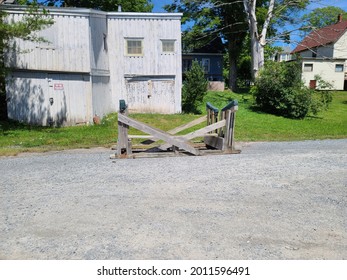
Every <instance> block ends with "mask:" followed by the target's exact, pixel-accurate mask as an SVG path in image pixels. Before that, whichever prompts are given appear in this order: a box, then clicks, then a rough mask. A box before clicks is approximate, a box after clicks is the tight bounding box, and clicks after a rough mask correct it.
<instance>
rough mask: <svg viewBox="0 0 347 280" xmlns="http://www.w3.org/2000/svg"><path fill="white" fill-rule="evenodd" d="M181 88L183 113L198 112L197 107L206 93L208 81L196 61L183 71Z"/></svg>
mask: <svg viewBox="0 0 347 280" xmlns="http://www.w3.org/2000/svg"><path fill="white" fill-rule="evenodd" d="M185 77H186V78H185V81H184V82H183V88H182V109H183V112H185V113H194V114H197V113H200V112H199V110H198V107H199V105H200V103H201V102H202V100H203V98H204V96H205V95H206V93H207V85H208V81H207V80H206V78H205V73H204V70H203V69H202V67H201V66H200V65H199V63H198V62H197V61H193V63H192V68H191V69H190V70H189V71H187V72H186V73H185Z"/></svg>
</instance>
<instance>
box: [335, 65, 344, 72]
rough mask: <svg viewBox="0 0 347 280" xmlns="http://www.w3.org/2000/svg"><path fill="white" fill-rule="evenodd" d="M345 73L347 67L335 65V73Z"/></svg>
mask: <svg viewBox="0 0 347 280" xmlns="http://www.w3.org/2000/svg"><path fill="white" fill-rule="evenodd" d="M344 71H345V66H344V65H343V64H340V63H339V64H335V72H338V73H341V72H344Z"/></svg>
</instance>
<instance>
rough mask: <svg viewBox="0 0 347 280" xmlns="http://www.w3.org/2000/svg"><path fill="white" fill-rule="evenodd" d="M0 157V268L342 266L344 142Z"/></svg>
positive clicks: (346, 216)
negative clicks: (194, 152)
mask: <svg viewBox="0 0 347 280" xmlns="http://www.w3.org/2000/svg"><path fill="white" fill-rule="evenodd" d="M237 148H240V149H241V150H242V153H241V154H233V155H215V156H212V155H211V156H202V157H193V156H191V157H175V158H144V159H128V160H126V159H123V160H118V159H117V160H110V159H109V155H110V154H111V151H110V150H108V149H91V150H74V151H65V152H50V153H44V154H24V155H20V156H17V157H2V158H0V173H1V177H0V202H1V203H0V259H347V139H344V140H326V141H303V142H274V143H239V144H238V146H237Z"/></svg>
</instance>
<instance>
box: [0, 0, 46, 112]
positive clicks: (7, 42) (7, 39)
mask: <svg viewBox="0 0 347 280" xmlns="http://www.w3.org/2000/svg"><path fill="white" fill-rule="evenodd" d="M47 14H48V12H47V10H45V9H42V8H40V7H39V5H38V3H37V2H36V1H32V2H31V3H29V4H28V5H27V8H26V11H25V14H24V16H23V17H22V18H21V20H19V21H16V22H14V21H10V20H9V19H8V17H7V13H6V11H4V10H3V9H0V118H2V119H3V118H6V117H7V112H6V100H5V99H6V98H5V77H6V75H7V74H8V71H9V69H8V68H7V67H6V65H5V59H6V57H5V55H6V52H7V50H8V49H9V48H11V40H12V39H14V38H20V39H23V40H30V41H43V40H44V38H41V37H39V36H37V35H36V33H35V31H39V30H42V29H43V28H45V27H47V26H48V25H50V24H52V23H53V21H52V20H51V19H50V18H49V17H47Z"/></svg>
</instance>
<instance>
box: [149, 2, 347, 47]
mask: <svg viewBox="0 0 347 280" xmlns="http://www.w3.org/2000/svg"><path fill="white" fill-rule="evenodd" d="M311 1H312V3H311V4H310V5H309V6H308V7H307V9H306V12H307V13H310V12H312V10H314V9H316V8H324V7H326V6H336V7H339V8H341V9H343V10H345V11H346V12H347V0H311ZM172 2H173V1H172V0H152V3H153V4H154V8H153V12H155V13H162V12H165V10H164V9H163V8H162V7H163V6H164V5H166V4H170V3H172ZM301 39H302V38H301V37H300V35H299V34H295V33H293V34H292V40H293V41H292V43H291V44H290V45H289V47H290V48H291V49H293V48H294V47H295V46H296V44H297V43H298V41H301ZM275 45H277V46H281V47H285V46H287V44H285V43H283V42H275Z"/></svg>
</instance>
